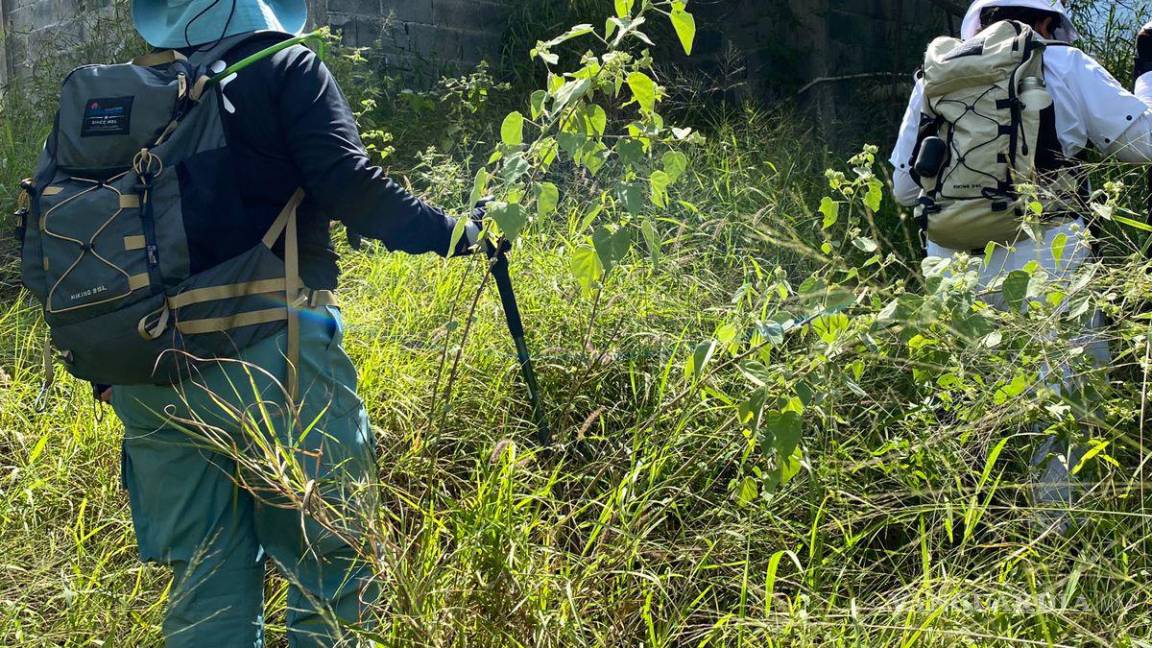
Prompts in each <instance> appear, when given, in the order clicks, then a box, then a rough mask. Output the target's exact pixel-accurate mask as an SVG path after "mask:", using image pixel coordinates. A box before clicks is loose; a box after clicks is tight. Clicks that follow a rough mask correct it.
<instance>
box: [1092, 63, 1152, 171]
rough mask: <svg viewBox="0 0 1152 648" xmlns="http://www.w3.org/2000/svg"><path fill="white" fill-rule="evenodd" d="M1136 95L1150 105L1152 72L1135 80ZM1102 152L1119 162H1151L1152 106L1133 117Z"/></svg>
mask: <svg viewBox="0 0 1152 648" xmlns="http://www.w3.org/2000/svg"><path fill="white" fill-rule="evenodd" d="M1136 97H1137V98H1139V99H1140V100H1141V101H1143V102H1144V103H1145V105H1148V106H1150V107H1152V73H1148V74H1145V75H1144V76H1142V77H1140V78H1139V79H1137V80H1136ZM1104 152H1105V153H1107V154H1108V156H1109V157H1114V158H1115V159H1117V160H1119V161H1121V162H1130V163H1134V164H1145V163H1149V162H1152V108H1150V109H1148V110H1145V111H1144V113H1143V114H1141V115H1139V116H1137V117H1136V118H1135V119H1133V120H1132V124H1131V125H1130V126H1129V127H1128V129H1127V130H1125V131H1124V133H1123V134H1121V135H1120V137H1118V138H1117V139H1116V142H1115V143H1113V144H1111V145H1110V146H1108V147H1106V148H1105V149H1104Z"/></svg>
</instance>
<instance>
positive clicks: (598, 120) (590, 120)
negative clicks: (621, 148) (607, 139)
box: [584, 104, 608, 136]
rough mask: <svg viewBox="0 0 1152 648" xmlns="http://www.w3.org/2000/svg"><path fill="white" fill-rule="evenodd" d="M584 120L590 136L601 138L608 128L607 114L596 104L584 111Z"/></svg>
mask: <svg viewBox="0 0 1152 648" xmlns="http://www.w3.org/2000/svg"><path fill="white" fill-rule="evenodd" d="M584 120H585V123H587V124H588V128H589V130H590V131H591V133H590V134H594V135H597V136H603V135H604V131H605V130H606V129H607V128H608V113H606V112H604V109H603V108H601V107H600V106H598V105H596V104H592V105H590V106H588V107H587V108H585V109H584Z"/></svg>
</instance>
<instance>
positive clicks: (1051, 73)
mask: <svg viewBox="0 0 1152 648" xmlns="http://www.w3.org/2000/svg"><path fill="white" fill-rule="evenodd" d="M1001 20H1017V21H1019V22H1024V23H1026V24H1030V25H1031V26H1032V27H1033V29H1035V30H1036V32H1037V33H1039V34H1040V35H1041V36H1043V37H1045V38H1046V39H1049V40H1056V41H1063V42H1066V43H1072V42H1074V41H1075V40H1077V39H1078V38H1079V34H1078V33H1077V31H1076V28H1075V26H1074V25H1073V23H1072V20H1071V18H1070V16H1069V14H1068V11H1067V9H1066V8H1065V6H1064V5H1063V4H1062V2H1061V0H977V1H976V2H974V3H973V4H972V6H971V7H970V8H969V10H968V13H967V15H966V16H965V18H964V22H963V26H962V28H961V38H963V39H964V40H968V39H971V38H973V37H975V36H977V35H978V34H979V33H980V32H981V31H982V30H983V29H984V28H986V27H988V26H991V25H992V24H994V23H996V22H999V21H1001ZM1140 42H1141V45H1142V47H1141V50H1142V51H1144V52H1145V56H1146V57H1148V58H1149V59H1150V60H1149V61H1147V62H1145V64H1143V65H1141V64H1140V63H1139V62H1138V63H1137V72H1138V73H1141V72H1145V71H1147V70H1149V69H1152V25H1150V26H1149V27H1145V29H1144V30H1143V31H1142V32H1141V34H1140ZM1044 71H1045V76H1046V80H1047V84H1048V90H1049V93H1050V94H1051V95H1052V101H1053V104H1054V112H1055V122H1056V131H1057V136H1058V138H1059V141H1060V145H1061V147H1062V148H1063V153H1064V156H1065V157H1066V158H1067V159H1069V160H1072V159H1075V158H1076V157H1077V156H1078V155H1080V154H1081V153H1082V152H1084V151H1085V150H1087V149H1089V148H1094V149H1096V150H1097V151H1099V152H1101V153H1103V154H1104V155H1105V156H1107V157H1108V158H1110V159H1114V160H1118V161H1122V162H1133V163H1149V162H1152V74H1143V75H1142V76H1141V77H1140V78H1139V80H1138V82H1137V86H1136V92H1135V93H1132V92H1129V91H1128V90H1126V89H1125V88H1124V87H1123V86H1121V85H1120V83H1119V82H1118V81H1117V80H1116V79H1115V78H1114V77H1113V76H1112V75H1111V74H1110V73H1109V72H1108V71H1107V70H1105V69H1104V68H1103V67H1102V66H1101V65H1100V64H1099V63H1097V62H1096V61H1095V60H1093V59H1092V57H1090V56H1088V55H1087V54H1085V53H1084V52H1083V51H1081V50H1079V49H1077V48H1075V47H1071V46H1069V47H1064V46H1060V47H1049V48H1048V49H1047V50H1046V51H1045V53H1044ZM923 96H924V82H923V80H919V81H917V83H916V86H915V88H914V90H913V92H912V97H911V99H910V100H909V102H908V110H907V112H906V113H905V115H904V121H903V124H902V126H901V128H900V137H899V140H898V141H897V143H896V148H895V150H894V151H893V152H892V157H891V158H890V161H891V164H892V166H893V167H894V169H895V173H894V175H893V188H894V193H895V196H896V200H897V201H898V202H900V203H901V204H902V205H905V206H913V205H915V204H916V203H917V201H918V200H919V198H920V192H921V189H920V186H919V185H917V184H916V182H915V180H914V179H913V176H912V169H913V166H914V164H915V161H914V160H913V156H914V155H915V150H916V146H917V139H918V136H919V127H920V115H921V106H922V103H923ZM1044 235H1045V236H1044V240H1043V241H1033V240H1031V239H1030V238H1027V237H1021V240H1019V241H1018V242H1016V243H1015V244H1014V245H1012V246H1011V247H1008V248H1005V247H1002V246H998V247H997V248H996V250H995V252H994V253H993V254H992V256H991V259H990V262H989V263H987V264H985V265H983V266H982V267H981V271H980V277H979V282H980V289H981V292H982V293H984V292H985V289H986V288H988V287H989V286H992V285H994V284H995V282H996V281H997V280H998V279H1002V278H1003V277H1005V276H1007V274H1008V273H1010V272H1012V271H1014V270H1022V269H1024V267H1025V266H1026V265H1028V264H1029V263H1030V262H1032V261H1035V262H1037V263H1038V264H1039V265H1040V267H1041V268H1043V269H1044V271H1045V272H1047V274H1048V275H1049V277H1050V279H1051V280H1054V281H1060V280H1069V279H1070V278H1071V276H1072V275H1073V274H1074V273H1075V272H1076V271H1077V270H1078V269H1079V268H1080V267H1081V266H1083V265H1084V263H1086V262H1087V261H1089V260H1090V259H1091V258H1092V249H1091V244H1090V241H1089V240H1088V236H1087V224H1086V223H1085V222H1084V220H1083V219H1080V218H1077V219H1073V220H1071V221H1068V222H1065V223H1063V224H1061V225H1057V226H1053V227H1049V228H1047V229H1045V230H1044ZM1061 235H1064V236H1066V237H1067V245H1066V246H1065V248H1064V249H1065V252H1064V254H1063V255H1062V258H1061V259H1060V260H1059V262H1057V259H1056V258H1055V256H1054V255H1053V253H1052V247H1053V246H1052V242H1053V241H1054V240H1056V239H1057V237H1059V236H1061ZM961 252H964V253H968V251H959V250H951V249H947V248H944V247H941V246H940V245H937V244H935V243H932V242H931V241H929V242H928V248H927V254H928V256H929V257H939V258H949V257H952V256H953V255H956V254H959V253H961ZM985 299H986V301H987V302H988V303H990V304H992V305H993V306H997V307H1002V306H1003V302H1002V300H1001V299H1000V297H999V295H997V294H995V293H992V294H989V295H988V296H987V297H986V298H985ZM1095 324H1098V322H1096V323H1095ZM1088 333H1089V334H1090V333H1091V332H1090V331H1089V332H1088ZM1088 347H1089V351H1090V352H1091V353H1092V355H1093V356H1094V357H1095V358H1096V359H1097V360H1098V361H1101V362H1105V363H1106V362H1108V361H1109V359H1108V350H1107V345H1106V343H1104V342H1102V341H1099V340H1097V341H1096V342H1095V343H1094V344H1092V343H1090V344H1088ZM1054 387H1056V388H1059V385H1056V386H1054ZM1080 456H1082V454H1081V453H1080V452H1079V451H1078V450H1076V449H1070V448H1069V447H1068V446H1067V445H1066V444H1064V443H1062V442H1059V441H1057V440H1056V439H1048V440H1047V441H1045V442H1044V443H1043V444H1042V445H1041V447H1040V448H1039V449H1038V450H1037V452H1036V454H1035V456H1034V458H1033V464H1034V466H1035V467H1036V469H1037V471H1038V472H1039V473H1040V474H1039V483H1038V485H1037V486H1036V488H1035V492H1034V497H1035V499H1036V501H1037V504H1038V505H1068V504H1071V502H1072V499H1073V493H1072V483H1071V481H1072V477H1071V476H1070V469H1071V468H1072V467H1074V466H1075V465H1076V464H1077V463H1078V461H1079V457H1080ZM1056 519H1057V520H1058V524H1059V525H1061V526H1066V524H1067V520H1066V517H1065V516H1062V515H1061V516H1056Z"/></svg>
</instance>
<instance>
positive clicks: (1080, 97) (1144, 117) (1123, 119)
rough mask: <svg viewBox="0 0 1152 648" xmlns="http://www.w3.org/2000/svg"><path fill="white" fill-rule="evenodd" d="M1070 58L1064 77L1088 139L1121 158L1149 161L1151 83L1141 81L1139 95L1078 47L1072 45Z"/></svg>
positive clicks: (1151, 157)
mask: <svg viewBox="0 0 1152 648" xmlns="http://www.w3.org/2000/svg"><path fill="white" fill-rule="evenodd" d="M1072 62H1073V65H1072V67H1071V68H1070V70H1069V73H1070V75H1071V78H1069V79H1068V80H1067V81H1068V85H1069V87H1071V88H1073V89H1074V93H1075V96H1076V99H1077V103H1079V104H1080V106H1079V109H1080V112H1081V115H1082V117H1083V122H1084V125H1085V127H1086V130H1087V136H1088V140H1089V141H1090V142H1092V144H1093V145H1095V146H1096V148H1097V149H1099V150H1100V151H1101V152H1103V153H1104V154H1106V155H1109V156H1114V157H1115V158H1117V159H1119V160H1121V161H1123V162H1152V87H1150V85H1152V84H1149V83H1143V84H1142V85H1143V86H1144V87H1143V89H1142V90H1140V89H1138V92H1142V95H1137V94H1133V93H1131V92H1129V91H1128V90H1127V89H1125V88H1124V86H1122V85H1120V82H1119V81H1117V80H1116V78H1115V77H1113V76H1112V75H1111V74H1110V73H1109V72H1108V70H1105V69H1104V67H1103V66H1101V65H1100V64H1099V63H1097V62H1096V61H1095V60H1093V59H1092V57H1090V56H1088V55H1087V54H1085V53H1083V52H1081V51H1080V50H1077V49H1072ZM1141 81H1144V79H1141ZM1149 81H1152V79H1150V80H1149Z"/></svg>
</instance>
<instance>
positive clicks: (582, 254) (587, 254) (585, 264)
mask: <svg viewBox="0 0 1152 648" xmlns="http://www.w3.org/2000/svg"><path fill="white" fill-rule="evenodd" d="M568 261H569V264H570V266H571V268H572V275H573V276H574V277H576V281H577V283H579V284H580V289H581V292H582V293H583V294H584V296H585V297H587V296H590V295H591V294H592V289H593V288H594V287H595V286H596V284H597V283H598V282H599V281H600V279H601V278H602V277H603V276H604V266H603V265H601V264H600V256H599V255H598V254H596V248H594V247H592V246H591V245H581V246H580V247H578V248H576V249H575V250H573V251H572V256H571V257H570V258H569V260H568Z"/></svg>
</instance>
